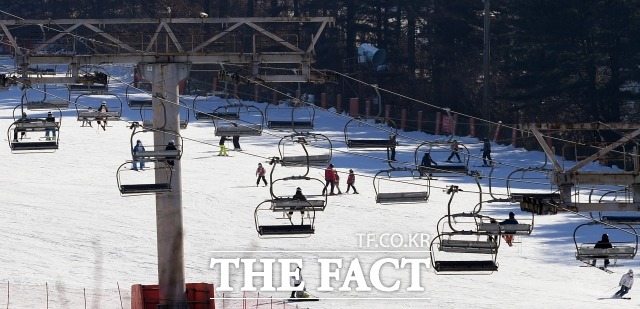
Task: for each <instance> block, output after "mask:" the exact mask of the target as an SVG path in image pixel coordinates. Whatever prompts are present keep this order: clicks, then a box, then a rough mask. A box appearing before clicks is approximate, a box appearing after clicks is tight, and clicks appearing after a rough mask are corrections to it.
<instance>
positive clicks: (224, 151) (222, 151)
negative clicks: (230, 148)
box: [218, 136, 228, 156]
mask: <svg viewBox="0 0 640 309" xmlns="http://www.w3.org/2000/svg"><path fill="white" fill-rule="evenodd" d="M227 139H228V137H226V136H220V142H219V143H218V145H220V151H219V152H218V156H228V154H227V147H226V146H225V145H224V142H226V141H227Z"/></svg>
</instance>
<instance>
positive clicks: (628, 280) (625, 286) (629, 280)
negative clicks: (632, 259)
mask: <svg viewBox="0 0 640 309" xmlns="http://www.w3.org/2000/svg"><path fill="white" fill-rule="evenodd" d="M618 286H619V287H620V290H619V291H618V292H616V294H614V295H613V297H616V296H617V297H622V296H624V295H625V294H627V293H629V290H631V287H632V286H633V269H629V272H627V273H626V274H624V275H622V278H620V283H618Z"/></svg>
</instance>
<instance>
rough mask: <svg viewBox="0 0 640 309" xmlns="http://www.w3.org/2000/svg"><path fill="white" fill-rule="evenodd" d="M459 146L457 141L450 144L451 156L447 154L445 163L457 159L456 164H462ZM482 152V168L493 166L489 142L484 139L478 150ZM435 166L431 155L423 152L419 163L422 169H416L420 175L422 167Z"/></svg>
mask: <svg viewBox="0 0 640 309" xmlns="http://www.w3.org/2000/svg"><path fill="white" fill-rule="evenodd" d="M460 145H462V144H461V143H460V142H459V141H458V140H455V139H454V140H453V141H452V142H451V146H450V149H451V154H449V157H448V158H447V160H446V162H449V163H451V162H453V161H451V160H452V159H453V158H454V157H455V158H456V159H457V163H462V160H461V159H460V154H459V152H460ZM480 151H481V152H482V166H485V167H488V166H493V159H491V142H490V141H489V139H488V138H486V137H485V138H484V139H483V140H482V149H481V150H480ZM433 165H435V166H437V165H438V163H436V161H434V160H433V158H431V153H430V152H428V151H427V152H425V153H424V155H423V156H422V161H421V162H420V167H422V168H420V167H419V168H418V169H419V170H420V171H421V173H422V170H424V167H430V166H433Z"/></svg>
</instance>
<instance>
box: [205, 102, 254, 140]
mask: <svg viewBox="0 0 640 309" xmlns="http://www.w3.org/2000/svg"><path fill="white" fill-rule="evenodd" d="M227 114H235V115H237V118H236V119H235V120H232V117H227V118H226V119H225V118H214V120H213V125H214V126H215V136H240V137H248V136H260V135H262V123H263V121H264V114H263V113H262V111H261V110H260V109H259V108H257V107H255V106H253V105H226V106H221V107H218V108H216V109H215V110H214V111H213V114H212V117H217V116H223V117H224V116H225V115H227Z"/></svg>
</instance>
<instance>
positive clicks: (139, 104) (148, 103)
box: [128, 98, 153, 108]
mask: <svg viewBox="0 0 640 309" xmlns="http://www.w3.org/2000/svg"><path fill="white" fill-rule="evenodd" d="M128 103H129V107H131V108H144V107H152V106H153V101H152V100H151V98H149V99H132V100H129V102H128Z"/></svg>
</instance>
